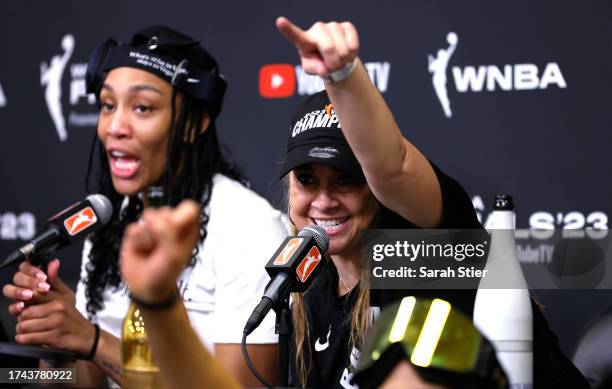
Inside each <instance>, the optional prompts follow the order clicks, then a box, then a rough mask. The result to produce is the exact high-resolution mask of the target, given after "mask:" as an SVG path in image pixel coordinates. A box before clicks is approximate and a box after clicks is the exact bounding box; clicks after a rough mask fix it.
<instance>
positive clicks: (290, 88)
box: [259, 64, 296, 99]
mask: <svg viewBox="0 0 612 389" xmlns="http://www.w3.org/2000/svg"><path fill="white" fill-rule="evenodd" d="M295 83H296V80H295V69H294V66H293V65H290V64H268V65H264V66H262V67H261V69H260V70H259V94H260V95H261V96H262V97H266V98H269V99H278V98H284V97H289V96H291V95H293V94H294V93H295Z"/></svg>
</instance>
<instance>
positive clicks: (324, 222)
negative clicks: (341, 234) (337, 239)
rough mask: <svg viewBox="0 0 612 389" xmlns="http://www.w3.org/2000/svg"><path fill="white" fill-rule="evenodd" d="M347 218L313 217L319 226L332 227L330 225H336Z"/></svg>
mask: <svg viewBox="0 0 612 389" xmlns="http://www.w3.org/2000/svg"><path fill="white" fill-rule="evenodd" d="M347 219H348V218H343V219H332V220H323V219H314V221H315V223H317V225H318V226H321V227H323V228H332V227H338V226H339V225H340V224H342V223H344V222H345V221H346V220H347Z"/></svg>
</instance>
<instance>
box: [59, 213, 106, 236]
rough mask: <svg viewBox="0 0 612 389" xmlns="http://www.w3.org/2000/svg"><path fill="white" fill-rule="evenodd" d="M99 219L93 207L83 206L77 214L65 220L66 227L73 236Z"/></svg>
mask: <svg viewBox="0 0 612 389" xmlns="http://www.w3.org/2000/svg"><path fill="white" fill-rule="evenodd" d="M97 221H98V218H97V217H96V213H95V212H94V210H93V209H92V208H91V207H87V208H83V209H82V210H80V211H79V213H77V214H76V215H72V216H70V217H69V218H68V219H66V220H64V227H65V228H66V231H68V233H69V234H70V235H71V236H74V235H76V234H78V233H79V232H81V231H83V230H84V229H86V228H88V227H90V226H91V225H93V224H95V223H96V222H97Z"/></svg>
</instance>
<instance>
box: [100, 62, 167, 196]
mask: <svg viewBox="0 0 612 389" xmlns="http://www.w3.org/2000/svg"><path fill="white" fill-rule="evenodd" d="M171 99H172V87H171V86H170V84H169V83H167V82H166V81H164V80H162V79H161V78H159V77H157V76H155V75H153V74H151V73H149V72H146V71H143V70H139V69H135V68H129V67H121V68H116V69H113V70H111V71H110V72H109V73H108V75H107V77H106V79H105V81H104V85H103V86H102V90H101V92H100V102H101V111H100V118H99V120H98V137H99V138H100V141H101V142H102V144H103V145H104V148H105V150H106V154H107V158H108V164H109V167H110V173H111V177H112V181H113V186H114V187H115V190H116V191H117V192H118V193H120V194H122V195H134V194H136V193H138V192H140V191H142V190H144V189H145V188H147V187H148V186H150V185H154V184H158V183H159V182H160V180H161V179H162V176H163V173H164V170H165V167H166V152H167V148H168V141H169V137H170V131H171V125H170V124H171V122H172V105H171ZM177 105H178V104H177Z"/></svg>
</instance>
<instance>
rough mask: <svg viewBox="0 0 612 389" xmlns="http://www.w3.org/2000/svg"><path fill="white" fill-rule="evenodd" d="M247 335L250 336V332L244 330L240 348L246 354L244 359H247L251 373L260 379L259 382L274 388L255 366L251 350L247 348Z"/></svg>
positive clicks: (271, 388) (270, 388)
mask: <svg viewBox="0 0 612 389" xmlns="http://www.w3.org/2000/svg"><path fill="white" fill-rule="evenodd" d="M247 336H248V334H247V333H246V332H244V333H243V334H242V342H241V344H240V348H241V349H242V355H243V356H244V360H245V362H246V364H247V366H248V367H249V370H251V373H253V375H254V376H255V378H257V379H258V380H259V382H261V384H262V385H263V386H265V387H266V388H268V389H274V388H273V386H272V385H270V384H269V383H268V381H266V380H265V378H263V377H262V376H261V374H259V372H258V371H257V369H256V368H255V365H253V362H251V358H249V352H248V350H247V348H246V338H247Z"/></svg>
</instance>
